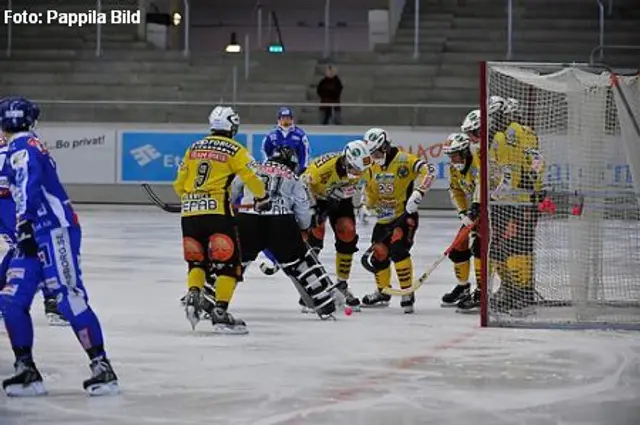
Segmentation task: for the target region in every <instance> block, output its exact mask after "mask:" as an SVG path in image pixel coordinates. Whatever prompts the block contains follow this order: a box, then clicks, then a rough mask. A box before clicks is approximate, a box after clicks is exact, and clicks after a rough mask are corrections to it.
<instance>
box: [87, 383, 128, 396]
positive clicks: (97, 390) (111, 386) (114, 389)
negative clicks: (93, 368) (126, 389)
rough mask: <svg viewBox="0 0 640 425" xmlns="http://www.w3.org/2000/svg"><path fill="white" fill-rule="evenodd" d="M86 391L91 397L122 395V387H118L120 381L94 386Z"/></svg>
mask: <svg viewBox="0 0 640 425" xmlns="http://www.w3.org/2000/svg"><path fill="white" fill-rule="evenodd" d="M85 391H86V392H87V393H88V394H89V395H90V396H91V397H101V396H108V395H118V394H120V386H119V385H118V381H111V382H107V383H103V384H102V383H101V384H94V385H91V386H89V387H87V388H85Z"/></svg>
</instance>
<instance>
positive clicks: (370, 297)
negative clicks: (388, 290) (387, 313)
mask: <svg viewBox="0 0 640 425" xmlns="http://www.w3.org/2000/svg"><path fill="white" fill-rule="evenodd" d="M389 301H391V295H387V294H383V293H382V292H380V291H379V290H378V291H376V292H372V293H371V294H367V295H365V296H364V297H362V306H363V307H388V306H389Z"/></svg>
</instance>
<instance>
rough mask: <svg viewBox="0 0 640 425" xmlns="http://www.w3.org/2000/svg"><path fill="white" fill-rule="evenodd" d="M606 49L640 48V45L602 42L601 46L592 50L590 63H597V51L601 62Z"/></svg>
mask: <svg viewBox="0 0 640 425" xmlns="http://www.w3.org/2000/svg"><path fill="white" fill-rule="evenodd" d="M605 50H640V46H630V45H629V46H627V45H614V44H611V45H606V44H601V45H599V46H596V47H594V48H593V50H591V53H590V54H589V64H591V65H593V64H595V63H596V62H595V59H594V58H595V55H596V53H598V52H599V53H600V62H602V61H603V60H604V51H605Z"/></svg>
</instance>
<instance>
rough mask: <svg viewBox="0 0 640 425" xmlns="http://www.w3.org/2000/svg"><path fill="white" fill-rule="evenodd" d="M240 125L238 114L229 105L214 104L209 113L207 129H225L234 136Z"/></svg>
mask: <svg viewBox="0 0 640 425" xmlns="http://www.w3.org/2000/svg"><path fill="white" fill-rule="evenodd" d="M239 127H240V116H239V115H238V114H237V113H236V111H234V110H233V108H231V107H229V106H216V107H215V108H213V111H211V114H209V130H211V131H226V132H228V133H229V134H231V137H233V136H235V135H236V133H237V132H238V128H239Z"/></svg>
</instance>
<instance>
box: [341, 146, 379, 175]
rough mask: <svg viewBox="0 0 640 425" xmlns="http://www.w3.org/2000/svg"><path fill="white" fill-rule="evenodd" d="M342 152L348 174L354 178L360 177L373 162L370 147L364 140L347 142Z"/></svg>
mask: <svg viewBox="0 0 640 425" xmlns="http://www.w3.org/2000/svg"><path fill="white" fill-rule="evenodd" d="M342 154H343V156H344V158H345V168H346V170H347V176H349V178H352V179H353V178H358V177H360V176H361V175H362V173H364V172H365V170H366V169H367V168H369V167H370V166H371V164H372V163H373V160H372V159H371V155H370V154H369V149H368V148H367V145H366V144H365V143H364V142H363V141H362V140H352V141H351V142H349V143H347V145H346V146H345V147H344V151H343V152H342Z"/></svg>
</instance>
